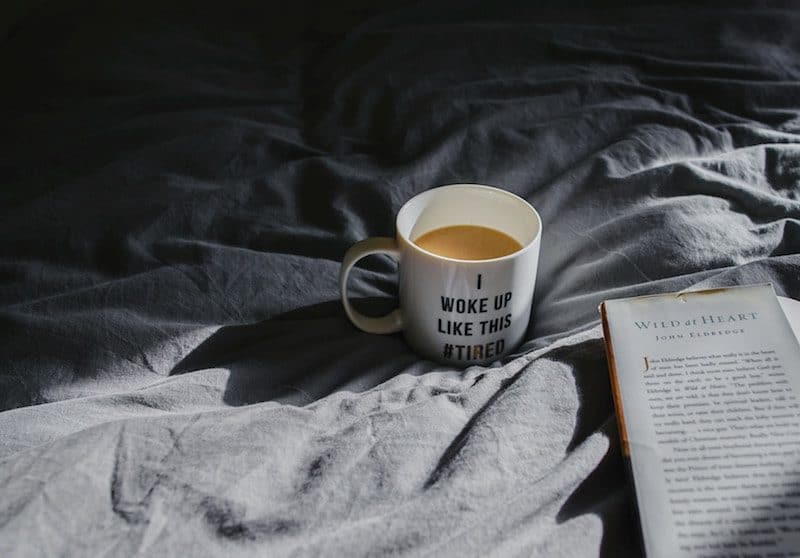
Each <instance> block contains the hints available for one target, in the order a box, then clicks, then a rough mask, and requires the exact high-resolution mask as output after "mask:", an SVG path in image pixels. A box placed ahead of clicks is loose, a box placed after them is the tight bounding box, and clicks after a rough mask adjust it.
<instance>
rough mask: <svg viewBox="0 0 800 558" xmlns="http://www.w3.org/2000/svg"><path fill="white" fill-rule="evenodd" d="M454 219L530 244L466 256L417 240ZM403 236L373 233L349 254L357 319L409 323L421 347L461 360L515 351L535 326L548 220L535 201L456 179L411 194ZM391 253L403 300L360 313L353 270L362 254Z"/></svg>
mask: <svg viewBox="0 0 800 558" xmlns="http://www.w3.org/2000/svg"><path fill="white" fill-rule="evenodd" d="M453 225H479V226H484V227H489V228H492V229H495V230H499V231H501V232H504V233H506V234H507V235H509V236H511V237H512V238H514V239H515V240H516V241H517V242H519V243H520V245H522V248H521V249H520V250H518V251H516V252H514V253H512V254H509V255H507V256H503V257H500V258H494V259H489V260H458V259H453V258H448V257H444V256H440V255H438V254H434V253H432V252H429V251H427V250H423V249H422V248H420V247H419V246H417V245H416V244H414V240H416V239H417V238H419V237H420V236H422V235H423V234H425V233H427V232H429V231H431V230H434V229H438V228H441V227H448V226H453ZM396 230H397V234H396V237H395V238H388V237H376V238H368V239H366V240H362V241H361V242H358V243H356V244H354V245H353V246H352V247H351V248H350V249H349V250H348V251H347V253H346V254H345V256H344V260H342V268H341V273H340V275H339V287H340V289H341V293H342V304H343V305H344V309H345V312H346V313H347V316H348V317H349V318H350V320H351V321H352V322H353V324H355V325H356V327H358V328H359V329H361V330H363V331H366V332H368V333H394V332H396V331H400V330H402V331H403V333H404V335H405V337H406V340H407V341H408V343H409V344H410V345H411V347H412V348H413V349H414V350H415V351H417V352H418V353H420V354H422V355H424V356H426V357H428V358H431V359H434V360H438V361H441V362H446V363H449V364H456V365H460V366H463V365H466V364H480V363H488V362H492V361H494V360H496V359H498V358H500V357H502V356H504V355H506V354H508V353H509V352H510V351H512V350H513V349H514V348H516V346H517V345H518V344H519V343H520V342H521V341H522V339H523V338H524V336H525V332H526V330H527V328H528V321H529V318H530V313H531V304H532V302H533V289H534V285H535V283H536V268H537V265H538V261H539V245H540V243H541V237H542V221H541V218H540V217H539V214H538V213H537V212H536V210H535V209H534V208H533V206H531V205H530V204H529V203H528V202H526V201H525V200H523V199H522V198H520V197H519V196H516V195H514V194H512V193H510V192H506V191H505V190H500V189H498V188H492V187H490V186H481V185H478V184H451V185H448V186H441V187H439V188H433V189H431V190H428V191H426V192H423V193H421V194H419V195H417V196H415V197H413V198H411V199H410V200H409V201H408V202H406V204H405V205H403V207H402V208H400V211H399V212H398V214H397V220H396ZM370 254H388V255H389V256H391V257H393V258H395V259H396V260H397V261H398V264H399V272H400V308H398V309H396V310H394V311H393V312H391V313H389V314H388V315H386V316H383V317H381V318H371V317H368V316H364V315H363V314H360V313H359V312H357V311H356V310H354V309H353V307H352V306H351V304H350V301H349V300H348V297H347V278H348V275H349V274H350V270H351V269H352V268H353V266H354V265H355V263H356V262H357V261H358V260H360V259H361V258H363V257H365V256H368V255H370Z"/></svg>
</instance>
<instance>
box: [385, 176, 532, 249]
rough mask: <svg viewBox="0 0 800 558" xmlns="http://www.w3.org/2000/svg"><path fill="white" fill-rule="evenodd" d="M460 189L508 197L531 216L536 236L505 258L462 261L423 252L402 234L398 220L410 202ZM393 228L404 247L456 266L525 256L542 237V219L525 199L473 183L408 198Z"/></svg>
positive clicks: (451, 185)
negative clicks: (485, 191)
mask: <svg viewBox="0 0 800 558" xmlns="http://www.w3.org/2000/svg"><path fill="white" fill-rule="evenodd" d="M462 188H463V189H478V190H488V191H491V192H493V194H495V195H504V196H508V197H510V198H512V199H514V201H515V202H517V203H521V204H522V205H523V206H524V207H525V208H526V209H527V210H529V211H530V213H531V216H532V217H533V219H534V220H535V221H536V225H537V227H536V234H535V235H534V236H533V238H532V239H530V240H529V241H528V242H527V243H526V244H525V245H524V246H523V247H522V248H520V249H519V250H517V251H516V252H512V253H511V254H506V255H505V256H500V257H498V258H489V259H485V260H462V259H458V258H450V257H448V256H442V255H440V254H436V253H434V252H430V251H428V250H425V249H424V248H422V247H420V246H419V245H417V244H416V243H415V242H414V241H412V240H411V239H410V238H408V237H407V236H406V235H405V234H404V233H403V231H402V230H401V229H400V218H401V217H402V215H403V212H404V211H406V210H407V208H408V206H409V205H410V204H411V202H412V201H414V200H416V199H417V198H419V197H422V196H432V195H434V194H435V193H436V192H439V191H441V190H452V189H462ZM394 228H395V232H396V234H397V237H398V238H399V239H401V240H402V241H403V242H404V243H405V244H406V245H408V246H410V247H411V248H412V249H413V250H415V251H417V252H419V253H421V254H424V255H426V256H428V257H431V258H434V259H437V260H442V261H446V262H453V263H458V264H474V265H483V264H487V263H495V262H502V261H506V260H512V259H514V258H517V257H521V256H522V255H523V254H525V253H526V252H528V251H529V250H531V249H532V247H533V246H534V245H535V244H536V243H537V242H538V241H539V240H540V239H541V237H542V218H541V216H540V215H539V212H538V211H536V208H535V207H533V205H531V204H530V203H529V202H528V201H527V200H526V199H524V198H522V197H520V196H518V195H516V194H515V193H513V192H509V191H508V190H503V189H502V188H497V187H496V186H488V185H486V184H473V183H469V182H465V183H455V184H443V185H441V186H435V187H433V188H429V189H428V190H425V191H424V192H420V193H419V194H417V195H415V196H413V197H411V198H409V199H408V200H407V201H406V202H405V203H404V204H403V205H402V207H401V208H400V210H399V211H398V212H397V216H396V217H395V221H394Z"/></svg>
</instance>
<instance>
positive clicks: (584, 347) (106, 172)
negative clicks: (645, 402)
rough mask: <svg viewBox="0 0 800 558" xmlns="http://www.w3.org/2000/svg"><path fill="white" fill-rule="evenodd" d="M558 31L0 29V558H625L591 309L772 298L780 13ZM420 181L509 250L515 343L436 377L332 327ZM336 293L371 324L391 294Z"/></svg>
mask: <svg viewBox="0 0 800 558" xmlns="http://www.w3.org/2000/svg"><path fill="white" fill-rule="evenodd" d="M567 6H568V4H567V3H563V2H561V3H545V4H543V5H540V6H527V5H525V6H511V5H506V4H503V3H500V4H493V5H492V6H491V8H489V7H487V6H477V5H472V4H470V3H466V4H465V3H458V4H453V5H447V4H429V5H425V6H416V5H409V6H401V7H398V8H397V9H395V10H391V11H386V12H383V13H376V14H372V15H369V14H367V15H365V16H364V17H363V18H362V19H363V20H362V22H361V23H360V24H359V25H357V26H354V27H347V26H346V25H343V24H342V21H341V20H340V19H336V17H333V16H332V15H330V14H329V13H328V12H326V11H325V10H324V9H323V10H322V12H321V14H319V15H318V17H317V18H316V19H313V20H311V21H310V22H309V20H308V19H307V18H305V17H304V16H302V14H299V12H298V11H297V10H295V11H294V12H292V9H291V7H289V11H288V12H287V13H282V14H281V13H278V12H270V9H268V8H263V7H262V8H246V7H244V6H238V5H236V4H233V5H231V6H228V9H229V12H230V13H227V12H226V13H225V14H215V13H212V12H206V11H203V10H202V9H200V8H196V9H193V10H186V11H181V10H177V11H174V12H173V11H169V10H167V11H166V13H162V12H161V11H159V10H158V9H156V8H152V9H151V8H147V5H145V8H140V11H139V12H136V13H135V14H127V13H122V14H117V15H116V16H113V17H111V16H109V17H107V18H105V19H100V18H99V16H97V14H96V13H95V12H96V11H97V10H102V9H103V8H101V7H99V6H97V5H94V4H91V3H89V4H85V5H84V4H75V5H70V6H69V7H64V8H62V9H60V10H56V11H55V12H52V13H51V12H48V11H42V10H38V11H35V12H34V13H33V14H32V15H31V16H30V17H28V18H26V19H25V20H23V21H21V22H20V23H19V24H18V25H17V26H16V27H15V28H14V29H12V32H11V33H10V34H9V36H8V37H7V38H6V39H5V40H4V41H3V43H2V44H0V59H2V60H3V67H4V68H7V69H8V70H7V72H6V78H7V79H6V81H5V85H4V88H3V89H4V91H3V92H2V93H1V94H0V95H2V98H3V103H2V106H0V111H2V121H3V126H2V130H1V131H0V137H2V153H1V154H0V171H1V172H2V184H3V187H2V190H0V213H2V220H0V236H1V237H2V240H3V242H2V243H0V331H1V332H2V334H0V356H1V357H2V358H0V405H1V407H0V408H2V409H3V411H2V412H0V555H2V556H5V557H14V556H56V555H71V556H81V555H84V556H88V555H92V556H101V555H113V556H120V555H133V554H137V553H138V554H141V555H148V556H151V555H152V556H160V555H186V556H204V555H225V556H317V555H329V556H378V555H383V554H394V555H402V556H428V555H434V556H438V555H453V556H528V555H541V556H569V557H573V556H595V555H598V554H600V555H610V556H620V555H636V554H637V553H639V552H640V550H639V548H640V546H639V544H640V543H639V534H638V526H637V522H636V520H635V511H634V507H633V506H634V505H633V495H632V492H631V488H630V482H629V480H628V478H627V477H626V471H625V465H624V462H623V459H622V456H621V453H620V451H619V447H618V435H617V427H616V423H615V418H614V412H613V402H612V399H611V394H610V389H609V383H608V377H607V368H606V362H605V354H604V349H603V343H602V335H601V331H600V328H599V327H598V315H597V305H598V304H599V303H600V302H601V301H602V300H604V299H608V298H615V297H622V296H633V295H638V294H645V293H655V292H665V291H672V290H679V289H684V288H690V287H692V288H699V287H713V286H724V285H736V284H746V283H758V282H771V283H773V285H774V286H775V289H776V291H777V292H778V293H779V294H783V295H786V296H790V297H798V296H800V256H798V252H800V34H798V33H797V29H800V15H798V12H797V11H796V9H795V8H794V7H793V6H792V5H791V4H790V3H785V4H780V3H778V4H776V3H773V4H764V3H758V4H753V5H749V4H726V7H725V8H721V7H720V8H714V9H711V8H703V7H692V6H690V5H676V6H670V5H649V6H642V7H624V8H623V7H620V8H608V9H599V8H598V9H593V8H591V7H585V6H584V7H578V6H573V7H571V8H568V7H567ZM129 9H133V8H129ZM148 10H150V11H148ZM189 12H191V13H189ZM359 13H360V12H359ZM282 17H283V18H285V19H283V20H282V19H281V18H282ZM97 21H103V25H99V24H98V23H97ZM345 23H346V21H345ZM8 78H13V79H8ZM454 182H478V183H484V184H492V185H496V186H500V187H503V188H506V189H508V190H510V191H512V192H514V193H516V194H518V195H520V196H522V197H524V198H525V199H527V200H529V201H530V202H531V203H532V204H534V205H535V207H537V208H538V210H539V212H540V214H541V215H542V218H543V221H544V234H543V240H542V249H541V258H540V268H539V273H538V280H537V284H536V295H535V303H534V310H533V313H532V316H531V320H530V327H529V330H528V335H527V338H526V339H527V340H526V342H525V344H524V345H523V346H522V347H520V348H519V349H518V351H517V352H516V353H515V354H514V355H512V356H511V357H508V358H506V359H505V360H503V361H502V362H497V363H495V364H493V365H491V366H487V367H478V366H474V367H470V368H467V369H466V370H462V369H457V368H449V367H444V366H441V365H438V364H436V363H433V362H430V361H426V360H422V359H420V358H419V357H417V356H416V355H415V354H414V353H413V352H412V351H411V350H410V349H409V348H408V346H407V345H406V344H405V342H404V341H403V338H402V336H401V335H387V336H378V335H369V334H366V333H362V332H360V331H358V330H356V329H355V328H354V327H352V326H351V325H350V324H349V322H348V321H347V319H346V318H345V316H344V313H343V311H342V309H341V306H340V304H339V302H338V296H339V293H338V287H337V274H338V271H339V263H338V262H339V261H340V259H341V257H342V256H343V254H344V252H345V250H346V249H347V248H348V246H350V245H351V244H352V243H354V242H355V241H357V240H360V239H362V238H365V237H367V236H391V235H392V234H393V229H394V223H393V218H394V215H395V213H396V212H397V210H398V209H399V208H400V206H401V205H402V204H403V203H404V202H405V201H406V200H408V199H409V198H410V197H412V196H413V195H415V194H417V193H419V192H422V191H424V190H426V189H428V188H430V187H433V186H436V185H441V184H446V183H454ZM350 289H351V295H352V296H353V297H354V298H356V299H357V300H356V302H358V303H359V305H360V307H361V308H363V309H364V310H365V311H368V312H372V313H375V314H378V313H380V312H385V311H387V310H388V309H390V308H391V307H393V306H394V305H395V304H396V300H395V298H394V297H395V296H396V267H395V265H394V264H393V263H392V262H390V261H389V260H388V259H382V258H377V257H373V258H370V259H368V260H365V262H364V263H363V265H362V268H361V269H360V270H359V271H358V272H357V273H356V274H355V275H354V276H353V278H352V279H351V285H350Z"/></svg>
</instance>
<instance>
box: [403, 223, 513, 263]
mask: <svg viewBox="0 0 800 558" xmlns="http://www.w3.org/2000/svg"><path fill="white" fill-rule="evenodd" d="M414 244H416V245H417V246H419V247H420V248H422V249H423V250H427V251H428V252H433V253H434V254H438V255H439V256H445V257H448V258H454V259H457V260H492V259H494V258H502V257H503V256H508V255H509V254H513V253H514V252H516V251H517V250H521V249H522V245H521V244H520V243H519V242H517V241H516V240H514V239H513V238H511V237H510V236H508V235H507V234H506V233H504V232H501V231H498V230H495V229H490V228H489V227H481V226H478V225H451V226H449V227H442V228H440V229H433V230H432V231H428V232H426V233H425V234H423V235H422V236H420V237H418V238H416V239H415V240H414Z"/></svg>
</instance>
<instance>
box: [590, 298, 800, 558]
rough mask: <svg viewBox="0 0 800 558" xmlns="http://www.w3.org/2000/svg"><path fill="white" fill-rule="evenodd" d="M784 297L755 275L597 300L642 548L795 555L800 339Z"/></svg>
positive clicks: (666, 553) (799, 525)
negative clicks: (698, 287)
mask: <svg viewBox="0 0 800 558" xmlns="http://www.w3.org/2000/svg"><path fill="white" fill-rule="evenodd" d="M783 305H784V307H785V309H786V313H784V311H783V310H782V308H781V303H779V301H778V298H777V297H776V296H775V293H774V291H773V289H772V287H771V286H770V285H756V286H747V287H733V288H727V289H712V290H707V291H694V292H682V293H670V294H663V295H654V296H645V297H636V298H628V299H619V300H609V301H606V302H604V303H603V304H602V305H601V306H600V311H601V315H602V318H603V327H604V333H605V338H606V349H607V355H608V360H609V369H610V372H611V381H612V388H613V392H614V399H615V405H616V409H617V418H618V422H619V430H620V436H621V438H622V446H623V453H624V454H625V456H626V457H628V458H630V461H629V464H630V468H631V471H632V473H633V484H634V489H635V493H636V504H637V508H638V511H639V518H640V523H641V526H642V538H643V543H644V547H645V551H646V553H647V555H648V556H651V557H661V556H663V557H675V556H703V557H712V556H718V557H723V556H724V557H726V558H727V557H729V556H800V344H799V343H798V339H797V337H796V335H795V333H794V332H793V330H792V325H790V323H789V320H788V319H787V316H793V317H794V318H795V322H796V323H797V318H798V317H800V310H798V306H800V305H798V304H797V303H794V302H792V301H789V300H788V299H785V300H784V302H783ZM798 329H800V328H798Z"/></svg>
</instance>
